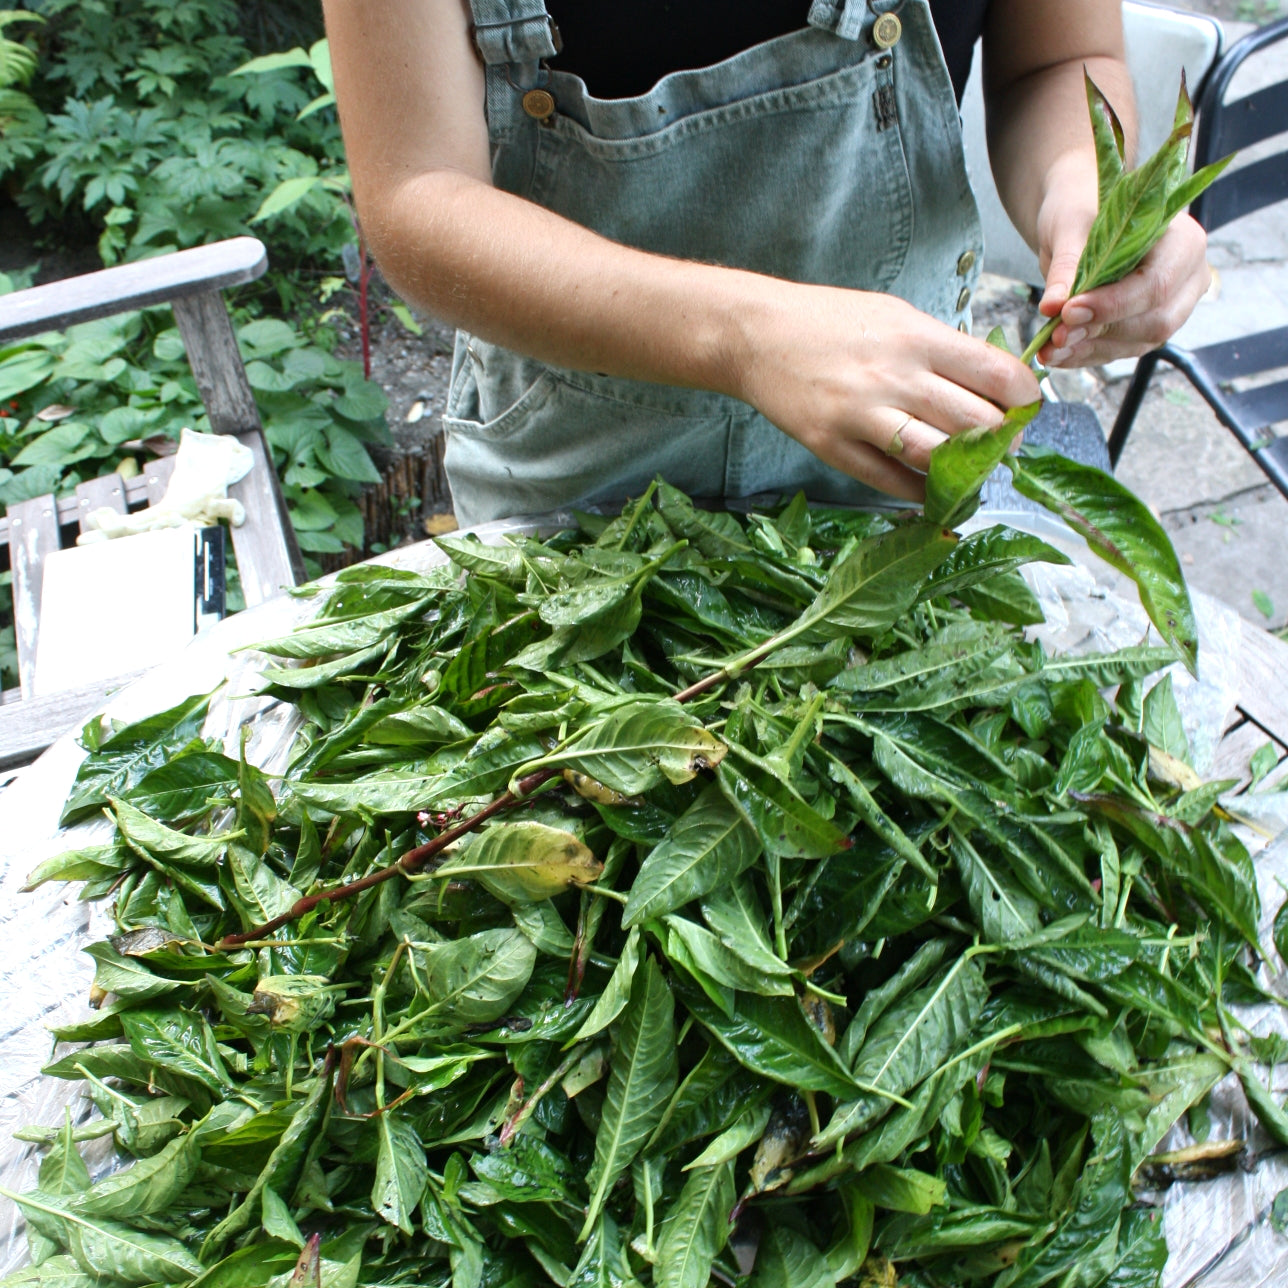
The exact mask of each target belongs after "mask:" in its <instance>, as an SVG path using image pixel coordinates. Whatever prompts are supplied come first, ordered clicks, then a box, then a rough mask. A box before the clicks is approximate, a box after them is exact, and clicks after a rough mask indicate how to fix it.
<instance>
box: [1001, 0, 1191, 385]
mask: <svg viewBox="0 0 1288 1288" xmlns="http://www.w3.org/2000/svg"><path fill="white" fill-rule="evenodd" d="M984 49H985V61H984V85H985V100H986V105H987V111H988V122H989V131H988V133H989V153H990V156H991V159H992V164H993V173H994V176H995V177H996V179H997V186H998V192H999V194H1000V195H1001V197H1002V201H1003V203H1004V204H1005V206H1006V208H1007V211H1008V213H1009V214H1010V216H1011V218H1012V219H1013V220H1014V221H1015V224H1016V227H1017V228H1019V229H1020V231H1021V232H1022V233H1023V234H1024V236H1025V237H1026V238H1027V239H1028V241H1029V244H1030V245H1032V246H1033V247H1035V248H1036V249H1037V251H1038V256H1039V262H1040V263H1041V266H1042V271H1043V273H1045V274H1046V282H1047V287H1046V292H1045V295H1044V297H1043V300H1042V305H1041V308H1042V312H1043V313H1044V314H1046V316H1048V317H1055V316H1056V314H1057V313H1058V314H1060V315H1061V318H1062V321H1063V323H1064V325H1062V326H1061V327H1059V328H1057V330H1056V333H1055V335H1054V337H1053V341H1052V344H1051V345H1049V346H1048V347H1047V349H1046V350H1044V352H1043V357H1044V359H1045V360H1046V361H1048V362H1051V363H1053V364H1054V365H1069V366H1085V365H1091V364H1095V363H1103V362H1107V361H1110V360H1111V359H1113V358H1119V357H1126V356H1136V355H1138V354H1141V353H1144V352H1145V351H1146V350H1148V349H1151V348H1153V347H1155V346H1156V345H1158V344H1161V343H1162V342H1163V341H1164V340H1166V339H1167V338H1168V337H1169V336H1170V335H1172V333H1173V332H1174V331H1176V330H1177V328H1178V327H1180V325H1181V324H1182V323H1183V322H1184V321H1185V319H1186V318H1187V317H1189V315H1190V313H1191V311H1192V310H1193V308H1194V306H1195V305H1196V304H1197V303H1198V301H1199V299H1200V298H1201V297H1202V295H1203V292H1204V291H1205V290H1206V289H1207V285H1208V280H1209V274H1208V271H1207V264H1206V248H1207V240H1206V238H1205V237H1204V235H1203V231H1202V229H1200V228H1199V226H1198V225H1197V224H1196V223H1195V222H1194V221H1193V220H1192V219H1190V218H1189V217H1188V216H1182V217H1181V218H1179V219H1177V220H1176V222H1175V223H1174V224H1173V225H1172V228H1171V229H1170V230H1169V232H1168V234H1167V236H1166V237H1165V238H1164V239H1163V241H1161V242H1160V243H1159V245H1158V246H1157V247H1155V249H1154V251H1153V252H1152V253H1151V254H1150V255H1149V256H1148V257H1147V258H1146V260H1145V262H1144V263H1143V264H1142V265H1141V266H1140V268H1139V269H1137V270H1136V272H1134V273H1132V274H1130V275H1129V277H1128V278H1127V279H1126V280H1125V281H1123V282H1121V283H1119V284H1118V285H1116V286H1111V287H1103V288H1101V289H1100V290H1098V291H1093V292H1088V293H1087V294H1085V295H1082V296H1079V297H1077V298H1076V299H1070V298H1069V287H1070V284H1071V283H1072V281H1073V275H1074V271H1075V269H1076V268H1077V263H1078V257H1079V255H1080V254H1081V253H1082V247H1083V245H1084V243H1085V242H1086V236H1087V231H1088V229H1089V228H1090V226H1091V222H1092V220H1093V219H1094V218H1095V214H1096V156H1095V146H1094V143H1093V141H1092V136H1091V126H1090V123H1089V120H1088V116H1087V99H1086V91H1085V87H1084V82H1083V72H1084V69H1085V70H1086V72H1087V73H1089V74H1090V76H1091V78H1092V80H1094V81H1095V82H1096V84H1097V85H1098V86H1099V87H1100V88H1101V90H1103V91H1104V93H1105V95H1106V96H1107V97H1108V98H1109V101H1110V102H1111V103H1113V105H1114V107H1115V110H1116V111H1117V112H1118V115H1119V117H1120V119H1121V120H1122V122H1123V125H1124V128H1125V130H1126V133H1127V138H1128V143H1129V148H1131V147H1133V146H1134V140H1135V133H1136V116H1135V100H1134V97H1133V93H1132V85H1131V76H1130V74H1129V73H1128V71H1127V66H1126V63H1125V60H1124V50H1123V36H1122V12H1121V5H1120V3H1119V0H1080V2H1079V3H1078V4H1069V3H1064V2H1054V0H1053V2H1051V3H1042V4H1039V3H1034V0H993V3H992V5H991V7H990V9H989V18H988V27H987V29H986V31H985V35H984Z"/></svg>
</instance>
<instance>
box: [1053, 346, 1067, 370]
mask: <svg viewBox="0 0 1288 1288" xmlns="http://www.w3.org/2000/svg"><path fill="white" fill-rule="evenodd" d="M1069 353H1070V350H1068V349H1052V350H1051V358H1050V365H1051V366H1053V367H1058V366H1059V365H1060V364H1061V363H1062V362H1065V361H1067V360H1068V357H1069Z"/></svg>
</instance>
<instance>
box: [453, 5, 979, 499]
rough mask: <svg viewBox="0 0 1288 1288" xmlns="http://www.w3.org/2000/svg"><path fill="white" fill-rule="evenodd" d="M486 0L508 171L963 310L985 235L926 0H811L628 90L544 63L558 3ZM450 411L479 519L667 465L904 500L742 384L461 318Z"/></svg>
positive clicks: (803, 269) (486, 32)
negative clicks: (640, 374)
mask: <svg viewBox="0 0 1288 1288" xmlns="http://www.w3.org/2000/svg"><path fill="white" fill-rule="evenodd" d="M471 7H472V9H473V16H474V36H475V42H476V44H477V46H478V49H479V52H480V53H481V55H482V58H483V61H484V63H485V64H486V67H487V121H488V131H489V137H490V139H491V147H492V171H493V180H494V182H495V184H496V186H497V187H498V188H501V189H504V190H505V191H507V192H512V193H515V194H517V195H519V196H522V197H526V198H528V199H529V200H531V201H534V202H536V203H537V204H539V205H541V206H545V207H546V208H547V209H549V210H552V211H555V212H556V213H558V214H560V215H563V216H565V217H566V218H568V219H571V220H574V221H575V222H577V223H579V224H582V225H584V226H585V227H587V228H591V229H594V230H595V231H596V232H599V233H602V234H603V235H604V236H605V237H609V238H611V239H613V240H614V241H617V242H621V243H624V244H625V245H628V246H635V247H638V248H640V249H643V250H648V251H654V252H657V253H659V254H663V255H670V256H676V257H680V258H685V259H693V260H701V261H705V262H708V263H717V264H728V265H733V266H736V267H739V268H745V269H751V270H754V271H757V272H761V273H767V274H771V275H773V276H776V277H782V278H788V279H791V280H793V281H799V282H813V283H823V284H831V285H835V286H846V287H853V288H856V289H859V290H865V291H883V292H888V293H890V294H893V295H897V296H899V297H901V298H902V299H904V300H907V301H908V302H909V303H911V304H913V305H915V306H916V307H917V308H919V309H922V310H923V311H925V312H926V313H929V314H931V315H933V316H934V317H937V318H939V319H941V320H942V321H944V322H947V323H950V324H952V325H959V324H961V323H962V322H963V321H964V320H965V318H966V317H967V310H968V307H969V303H970V296H971V290H972V288H973V287H974V285H975V281H976V277H977V275H978V272H979V268H978V265H979V260H980V258H981V241H982V233H981V230H980V223H979V216H978V212H977V211H976V208H975V200H974V197H973V196H972V194H971V190H970V185H969V183H968V181H967V178H966V167H965V163H964V161H963V158H962V142H961V125H960V120H959V117H958V112H957V103H956V99H955V97H954V94H953V88H952V83H951V80H950V79H949V75H948V70H947V68H946V67H945V65H944V60H943V55H942V53H941V51H940V48H939V41H938V38H937V36H936V34H935V30H934V25H933V23H932V20H931V15H930V11H929V9H928V7H927V4H926V0H813V4H812V5H811V7H810V8H809V12H808V25H807V26H804V27H802V29H801V30H799V31H795V32H790V33H788V34H787V35H784V36H780V37H777V38H776V39H774V40H769V41H766V42H764V43H763V44H759V45H755V46H753V47H752V48H750V49H747V50H744V51H743V52H742V53H739V54H737V55H735V56H734V57H732V58H729V59H726V60H725V61H724V62H721V63H717V64H715V65H714V66H712V67H705V68H701V69H698V70H695V71H681V72H675V73H673V74H671V75H669V76H666V77H664V78H663V79H662V80H661V81H659V82H658V84H657V85H656V86H654V88H653V89H652V90H650V91H649V92H648V93H647V94H644V95H641V96H640V97H638V98H628V99H597V98H593V97H591V95H590V94H589V93H588V92H587V90H586V86H585V84H584V83H583V82H582V80H581V78H580V77H578V76H574V75H571V74H569V73H566V72H560V71H558V70H555V69H554V68H553V67H548V66H547V64H546V61H545V60H546V59H549V58H552V57H553V56H554V55H555V52H556V42H557V32H556V30H555V28H554V25H553V23H552V22H551V20H550V18H549V16H548V14H547V13H546V9H545V5H544V3H543V0H471ZM802 8H804V0H802ZM892 37H893V39H892ZM534 90H538V91H544V92H539V93H533V92H532V91H534ZM443 426H444V430H445V432H446V435H447V442H446V456H445V463H446V470H447V477H448V480H449V482H450V484H451V489H452V496H453V501H454V506H455V512H456V516H457V518H458V520H459V521H460V522H461V523H462V524H465V525H468V524H475V523H481V522H484V521H486V520H489V519H498V518H503V517H507V516H510V515H516V514H536V513H540V512H543V511H546V510H552V509H556V508H558V507H560V506H565V505H577V506H588V505H594V504H599V503H604V504H609V503H612V502H615V501H616V502H620V501H621V500H622V499H623V498H625V497H627V496H638V495H639V494H640V492H641V491H642V490H643V489H644V488H645V487H647V485H648V483H649V480H650V479H652V478H653V476H654V475H656V474H661V475H662V476H663V477H664V478H666V479H667V481H668V482H670V483H673V484H674V485H675V486H676V487H679V488H683V489H684V490H685V491H686V492H689V493H690V494H691V495H693V496H695V497H703V498H718V497H727V498H734V497H747V496H753V495H763V494H766V493H780V494H784V495H789V496H790V495H792V494H793V493H795V492H796V491H798V490H801V489H803V490H804V491H805V492H806V494H807V495H808V496H810V497H811V498H812V499H815V500H818V501H823V502H833V503H848V504H862V503H867V502H872V501H876V500H878V499H883V500H886V501H887V502H888V500H889V498H882V497H881V496H880V494H879V493H877V492H874V491H873V490H872V489H871V488H869V487H866V486H865V485H864V484H861V483H859V482H857V481H855V480H854V479H851V478H848V477H847V476H846V475H843V474H841V473H840V472H839V471H837V470H834V469H832V468H831V467H830V466H828V465H824V464H823V462H822V461H820V460H819V459H818V458H817V457H815V456H814V455H813V454H812V453H810V452H809V451H807V450H806V449H805V448H804V447H802V446H800V444H798V443H797V442H796V441H795V440H794V439H792V438H789V437H788V436H787V435H786V434H784V433H783V432H782V431H781V430H779V429H777V428H775V427H774V426H773V425H772V424H770V423H769V422H768V421H767V420H765V418H764V417H763V416H761V415H760V414H759V413H758V412H756V411H754V410H753V409H752V408H751V407H749V406H748V405H747V404H745V403H742V402H739V401H738V400H737V399H734V398H729V397H727V396H725V395H722V394H716V393H711V392H708V391H705V390H696V389H680V388H674V387H672V386H668V385H659V384H649V383H645V382H641V381H634V380H623V379H618V378H615V377H611V376H605V375H598V374H594V373H590V372H583V371H569V370H564V369H562V368H555V367H551V366H548V365H546V364H544V363H541V362H538V361H536V360H534V359H532V358H527V357H524V356H522V355H521V354H517V353H513V352H511V351H510V350H507V349H503V348H501V347H499V346H497V345H495V344H490V343H488V342H487V341H486V340H483V339H481V338H480V337H478V336H472V335H468V334H466V333H464V332H462V333H460V334H458V336H457V342H456V351H455V356H454V360H453V366H452V383H451V389H450V393H449V396H448V405H447V412H446V414H445V415H444V417H443Z"/></svg>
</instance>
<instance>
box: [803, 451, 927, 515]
mask: <svg viewBox="0 0 1288 1288" xmlns="http://www.w3.org/2000/svg"><path fill="white" fill-rule="evenodd" d="M827 463H828V464H829V465H831V466H834V467H835V468H836V469H838V470H840V471H841V472H842V473H843V474H848V475H849V476H850V477H851V478H855V479H858V480H859V482H860V483H866V484H867V485H868V486H869V487H874V488H876V490H877V491H878V492H884V493H885V494H886V495H887V496H894V497H898V498H899V499H900V500H903V501H924V500H925V497H926V480H925V477H924V476H923V475H921V474H918V473H917V472H916V471H915V470H910V469H908V468H907V467H906V466H905V465H902V464H900V463H899V461H898V460H896V459H895V458H894V457H893V456H889V455H887V454H886V453H885V452H883V451H882V450H881V449H880V448H879V447H873V446H872V444H871V443H865V442H863V441H861V440H859V439H847V440H845V441H843V442H840V443H836V444H834V445H833V450H832V451H831V452H830V453H829V455H828V458H827Z"/></svg>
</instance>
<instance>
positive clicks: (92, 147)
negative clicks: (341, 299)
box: [0, 0, 353, 273]
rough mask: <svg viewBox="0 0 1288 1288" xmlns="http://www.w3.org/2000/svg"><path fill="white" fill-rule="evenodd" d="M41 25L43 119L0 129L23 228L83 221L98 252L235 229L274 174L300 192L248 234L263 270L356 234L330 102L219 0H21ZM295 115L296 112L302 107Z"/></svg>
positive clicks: (285, 267)
mask: <svg viewBox="0 0 1288 1288" xmlns="http://www.w3.org/2000/svg"><path fill="white" fill-rule="evenodd" d="M31 7H32V8H33V9H34V10H36V11H37V12H38V15H39V16H41V17H44V18H45V19H46V20H47V23H46V28H45V32H44V49H43V56H42V59H41V62H40V71H39V75H38V77H37V78H36V79H35V80H34V82H33V83H32V86H31V91H30V92H31V96H32V98H33V100H34V101H33V108H36V109H40V110H42V111H43V117H42V122H43V128H41V129H39V130H38V131H36V132H35V133H34V134H33V133H32V132H31V131H30V130H27V129H23V130H21V131H18V132H17V134H16V135H15V136H14V137H13V138H12V139H11V138H10V135H9V133H8V132H6V133H5V135H4V137H3V139H0V178H4V177H5V175H6V173H10V174H11V175H12V176H13V177H14V178H16V180H17V181H18V182H19V184H20V185H21V186H20V190H19V193H18V201H19V204H20V205H21V206H22V207H23V209H24V210H25V211H26V213H27V216H28V218H29V220H30V221H31V222H32V223H33V224H34V225H40V224H43V223H46V222H47V221H51V220H53V221H56V222H58V223H59V224H62V225H64V226H68V227H72V228H75V227H80V228H81V229H83V230H85V231H92V232H93V234H94V235H96V236H97V238H98V245H99V250H100V252H101V254H102V257H103V259H104V262H106V263H112V262H115V261H116V260H118V259H138V258H141V257H143V256H146V255H150V254H155V253H156V252H157V251H158V250H163V249H167V248H180V247H186V246H194V245H198V244H200V243H203V242H208V241H215V240H218V239H219V238H221V237H230V236H235V235H237V234H238V233H241V232H245V231H246V230H247V228H248V227H249V226H250V225H251V223H252V222H254V221H255V217H256V214H257V212H259V211H260V210H261V208H262V207H263V206H264V203H265V201H266V200H267V199H268V198H269V197H270V196H271V195H272V194H273V193H275V192H276V191H278V189H279V188H280V186H281V185H282V184H284V183H291V182H292V181H294V182H295V186H296V189H297V191H298V193H299V196H298V197H297V199H296V200H294V201H291V202H289V203H282V204H279V206H278V207H277V209H276V210H275V211H270V215H271V216H272V217H271V219H270V218H268V217H267V216H265V217H264V218H262V219H261V221H260V222H261V227H260V228H259V229H258V231H260V232H261V235H263V236H265V239H266V240H267V241H268V242H269V244H270V252H271V256H272V260H273V263H274V268H275V271H276V272H278V273H281V272H283V271H294V270H298V269H300V268H301V267H303V266H305V265H307V266H309V267H311V268H314V269H317V268H320V267H323V266H325V265H326V264H333V263H335V262H336V261H337V259H338V257H339V254H340V250H341V248H342V247H343V246H344V245H345V243H346V242H350V241H352V240H353V229H352V225H351V221H350V218H349V213H348V208H347V205H346V203H345V200H344V196H343V193H344V189H345V186H346V181H345V176H344V163H343V153H342V145H341V140H340V132H339V127H338V125H337V122H336V117H335V112H334V110H331V109H329V108H327V110H317V109H316V108H315V110H313V111H311V112H304V111H303V110H304V109H306V108H307V107H308V106H309V104H310V102H311V100H315V99H317V97H318V95H317V94H316V92H315V88H314V85H313V82H314V80H315V77H316V71H315V69H314V67H313V66H312V65H311V64H309V62H308V60H307V57H306V58H305V59H304V61H303V62H298V61H296V62H292V61H290V60H289V59H287V60H279V62H278V63H277V64H276V65H274V66H273V67H271V68H266V69H264V70H262V71H260V72H259V74H257V75H236V74H234V73H236V71H237V69H238V68H239V67H242V66H243V65H244V64H246V63H247V62H248V61H250V60H251V58H252V55H253V53H254V50H253V49H252V47H251V45H250V44H248V42H247V40H246V39H245V37H244V36H243V35H242V27H243V21H242V18H243V15H242V13H241V12H240V11H239V9H238V6H237V5H235V4H233V3H231V2H230V0H200V3H198V2H196V0H180V3H177V4H174V3H170V0H33V4H32V6H31ZM302 113H303V114H302Z"/></svg>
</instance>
